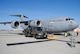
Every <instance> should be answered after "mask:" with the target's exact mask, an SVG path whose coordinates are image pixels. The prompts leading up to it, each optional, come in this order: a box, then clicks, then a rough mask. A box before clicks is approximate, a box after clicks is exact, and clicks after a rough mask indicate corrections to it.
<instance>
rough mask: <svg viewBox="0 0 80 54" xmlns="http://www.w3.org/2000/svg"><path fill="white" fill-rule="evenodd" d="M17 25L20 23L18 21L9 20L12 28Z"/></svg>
mask: <svg viewBox="0 0 80 54" xmlns="http://www.w3.org/2000/svg"><path fill="white" fill-rule="evenodd" d="M19 25H20V23H19V22H18V21H13V22H11V27H12V28H18V27H19Z"/></svg>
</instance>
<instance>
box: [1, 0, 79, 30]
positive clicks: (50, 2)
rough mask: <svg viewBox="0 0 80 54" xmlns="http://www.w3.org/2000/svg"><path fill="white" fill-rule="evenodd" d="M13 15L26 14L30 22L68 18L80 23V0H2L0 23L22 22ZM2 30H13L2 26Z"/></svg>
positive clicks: (7, 26)
mask: <svg viewBox="0 0 80 54" xmlns="http://www.w3.org/2000/svg"><path fill="white" fill-rule="evenodd" d="M12 14H24V15H26V16H28V17H29V19H28V20H30V19H43V18H55V17H61V16H64V17H67V16H68V17H71V18H74V19H75V20H76V21H77V22H79V23H80V0H0V22H3V21H14V20H20V19H19V18H18V17H12V16H9V15H12ZM26 20H27V19H26ZM1 29H12V28H11V27H10V25H5V26H4V25H0V30H1Z"/></svg>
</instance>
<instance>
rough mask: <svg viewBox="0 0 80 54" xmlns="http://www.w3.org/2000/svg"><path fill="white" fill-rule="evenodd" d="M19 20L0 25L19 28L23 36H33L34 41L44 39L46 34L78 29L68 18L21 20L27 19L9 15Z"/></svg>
mask: <svg viewBox="0 0 80 54" xmlns="http://www.w3.org/2000/svg"><path fill="white" fill-rule="evenodd" d="M11 16H17V17H20V18H21V21H12V22H0V24H11V27H12V28H18V27H19V26H21V27H22V28H23V29H24V31H23V34H24V35H25V36H33V37H35V38H36V39H38V38H46V37H47V34H53V33H61V32H68V31H71V30H74V29H75V28H77V27H78V25H79V24H78V23H77V22H76V21H75V20H74V19H72V18H70V17H65V18H55V19H54V18H53V19H45V20H43V19H42V20H27V21H25V20H23V18H28V17H26V16H24V15H11Z"/></svg>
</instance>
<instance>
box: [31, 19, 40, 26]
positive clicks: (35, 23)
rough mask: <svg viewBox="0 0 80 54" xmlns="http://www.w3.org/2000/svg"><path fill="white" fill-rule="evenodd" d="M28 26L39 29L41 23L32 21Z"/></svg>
mask: <svg viewBox="0 0 80 54" xmlns="http://www.w3.org/2000/svg"><path fill="white" fill-rule="evenodd" d="M30 26H36V27H41V21H40V20H36V21H32V22H31V23H30Z"/></svg>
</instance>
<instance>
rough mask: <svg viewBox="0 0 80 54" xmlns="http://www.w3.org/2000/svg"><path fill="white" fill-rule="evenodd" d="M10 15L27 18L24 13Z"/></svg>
mask: <svg viewBox="0 0 80 54" xmlns="http://www.w3.org/2000/svg"><path fill="white" fill-rule="evenodd" d="M10 16H17V17H20V18H28V17H27V16H25V15H22V14H17V15H10Z"/></svg>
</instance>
